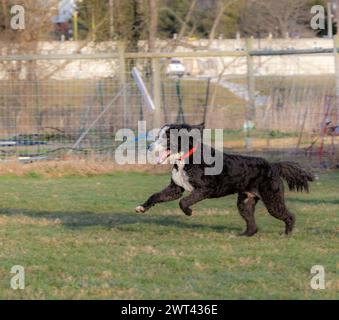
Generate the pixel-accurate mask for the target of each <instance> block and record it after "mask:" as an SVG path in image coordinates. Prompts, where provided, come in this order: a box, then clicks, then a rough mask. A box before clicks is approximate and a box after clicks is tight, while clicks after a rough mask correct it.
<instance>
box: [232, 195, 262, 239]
mask: <svg viewBox="0 0 339 320" xmlns="http://www.w3.org/2000/svg"><path fill="white" fill-rule="evenodd" d="M258 200H259V198H258V197H257V196H256V195H254V194H252V193H239V194H238V202H237V206H238V210H239V213H240V215H241V216H242V217H243V219H244V220H245V221H246V230H245V231H244V232H243V233H241V234H240V235H241V236H247V237H251V236H253V235H254V234H256V233H257V232H258V227H257V225H256V223H255V217H254V211H255V205H256V204H257V202H258Z"/></svg>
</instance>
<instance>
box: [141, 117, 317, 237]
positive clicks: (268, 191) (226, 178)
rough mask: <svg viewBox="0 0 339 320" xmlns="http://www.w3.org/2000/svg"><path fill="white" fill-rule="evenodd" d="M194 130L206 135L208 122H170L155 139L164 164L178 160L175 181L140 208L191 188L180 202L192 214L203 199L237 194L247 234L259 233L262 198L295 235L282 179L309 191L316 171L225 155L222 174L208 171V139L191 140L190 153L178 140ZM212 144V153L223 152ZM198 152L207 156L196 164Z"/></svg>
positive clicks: (153, 146) (176, 196)
mask: <svg viewBox="0 0 339 320" xmlns="http://www.w3.org/2000/svg"><path fill="white" fill-rule="evenodd" d="M182 129H184V130H182ZM193 129H195V131H196V130H199V132H201V135H202V132H203V129H204V125H203V124H201V125H198V126H190V125H187V124H184V125H178V124H170V125H165V126H164V127H163V128H162V129H161V130H160V133H159V136H158V137H157V138H156V140H155V142H154V143H152V144H151V145H150V146H149V150H150V151H157V152H158V153H159V158H158V163H164V162H166V160H168V159H171V160H172V161H173V163H174V166H173V170H172V179H171V182H170V184H169V186H167V187H166V188H165V189H164V190H162V191H160V192H159V193H155V194H153V195H152V196H151V197H150V198H149V199H148V200H147V201H146V202H145V203H144V204H142V205H141V206H138V207H136V212H138V213H141V212H146V211H147V210H148V209H150V208H151V207H152V206H154V205H155V204H157V203H161V202H167V201H172V200H176V199H179V198H181V197H182V195H183V193H184V191H185V190H186V191H188V192H190V194H189V195H188V196H186V197H184V198H182V199H181V200H180V202H179V205H180V208H181V210H182V211H183V212H184V213H185V214H186V215H188V216H190V215H191V214H192V209H191V208H190V207H191V206H192V205H194V204H195V203H197V202H199V201H201V200H204V199H208V198H219V197H224V196H227V195H229V194H235V193H237V194H238V201H237V206H238V209H239V213H240V215H241V216H242V217H243V219H244V220H245V221H246V230H245V232H243V233H242V234H241V235H245V236H253V235H254V234H255V233H256V232H257V231H258V228H257V225H256V223H255V217H254V211H255V205H256V204H257V202H258V201H259V200H262V201H263V203H264V204H265V206H266V208H267V210H268V212H269V213H270V214H271V215H272V216H273V217H275V218H277V219H279V220H282V221H284V222H285V234H289V233H291V232H292V230H293V227H294V224H295V216H294V214H292V213H291V212H290V211H288V209H287V208H286V205H285V201H284V184H283V181H282V179H284V180H286V181H287V184H288V187H289V189H290V190H296V191H303V190H305V191H307V192H308V181H313V180H314V176H313V174H312V173H310V172H307V171H306V170H304V169H302V168H301V167H300V166H299V165H298V164H297V163H295V162H290V161H281V162H277V163H269V162H268V161H267V160H265V159H263V158H259V157H249V156H241V155H233V154H227V153H221V154H222V157H221V159H222V160H221V161H222V170H221V173H219V174H217V175H206V174H205V169H206V168H207V167H211V164H208V163H206V161H204V157H203V152H204V150H206V149H204V145H203V143H202V140H201V139H200V140H198V143H197V142H196V141H194V140H193V139H191V138H189V139H188V141H189V144H188V145H189V146H188V150H189V151H188V152H186V153H185V152H184V151H183V149H184V148H183V143H182V137H183V136H182V135H181V136H180V134H179V135H178V136H177V137H176V138H177V139H173V134H172V132H173V131H175V132H178V131H179V132H182V131H184V132H186V133H188V135H189V133H190V132H191V131H193ZM208 148H209V150H211V155H212V156H213V155H214V156H215V155H216V153H217V152H219V151H217V150H215V149H213V148H211V147H208ZM185 150H186V149H185ZM197 153H198V154H199V155H200V156H201V163H198V164H194V163H196V162H194V163H193V158H194V156H195V155H196V154H197Z"/></svg>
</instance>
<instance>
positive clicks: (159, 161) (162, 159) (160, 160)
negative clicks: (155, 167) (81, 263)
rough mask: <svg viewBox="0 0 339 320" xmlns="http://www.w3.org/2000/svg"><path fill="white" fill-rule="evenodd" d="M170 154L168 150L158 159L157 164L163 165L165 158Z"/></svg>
mask: <svg viewBox="0 0 339 320" xmlns="http://www.w3.org/2000/svg"><path fill="white" fill-rule="evenodd" d="M170 153H171V152H170V151H169V150H166V151H164V152H163V153H162V154H161V155H160V156H159V158H158V164H161V163H163V162H164V161H165V160H166V159H167V157H168V156H169V155H170Z"/></svg>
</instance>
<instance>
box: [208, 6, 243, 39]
mask: <svg viewBox="0 0 339 320" xmlns="http://www.w3.org/2000/svg"><path fill="white" fill-rule="evenodd" d="M235 2H236V0H219V1H218V5H217V7H216V8H217V12H216V16H215V19H214V21H213V25H212V28H211V31H210V33H209V36H208V40H209V44H210V43H211V42H212V41H213V40H214V39H215V33H216V30H217V28H218V26H219V24H220V21H221V18H222V16H223V15H224V13H225V10H226V9H227V7H229V6H230V5H232V4H233V3H235Z"/></svg>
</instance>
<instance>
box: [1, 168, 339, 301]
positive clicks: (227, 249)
mask: <svg viewBox="0 0 339 320" xmlns="http://www.w3.org/2000/svg"><path fill="white" fill-rule="evenodd" d="M168 180H169V177H168V175H148V174H142V173H114V174H111V175H102V176H93V177H65V178H53V179H52V178H42V177H39V176H37V177H34V176H31V177H21V178H20V177H9V176H7V177H0V182H1V183H0V201H1V209H0V244H1V250H0V261H1V263H0V298H1V299H22V298H25V299H36V298H42V299H46V298H47V299H62V298H74V299H75V298H77V299H87V298H104V299H106V298H107V299H125V298H126V299H127V298H131V299H138V298H139V299H143V298H144V299H176V298H178V299H263V298H268V299H289V298H292V299H304V298H306V299H325V298H328V299H338V295H337V293H336V291H335V281H338V279H336V264H338V262H339V258H338V248H339V243H338V237H337V234H336V232H337V231H338V215H339V200H338V181H339V173H338V172H337V173H331V174H324V175H321V176H320V180H319V181H317V182H315V183H313V184H312V188H311V193H310V194H309V195H307V194H296V193H288V195H287V198H288V205H289V208H290V209H291V211H294V212H296V213H297V226H296V230H295V233H294V234H293V236H291V237H285V236H281V235H279V233H280V232H281V231H282V230H283V223H281V222H280V221H278V220H275V219H273V218H272V217H270V216H269V215H268V214H267V213H266V211H265V210H264V207H263V206H262V205H261V204H260V205H259V206H258V209H257V221H258V225H259V227H260V233H259V234H257V235H256V236H255V237H253V238H250V239H249V238H240V237H237V233H238V232H240V231H241V230H242V229H243V227H244V222H243V221H242V219H241V217H240V216H239V214H238V213H237V211H236V206H235V196H230V197H228V198H223V199H218V200H207V201H204V202H202V203H200V204H198V205H196V206H195V209H196V214H195V215H194V216H192V217H186V216H184V214H183V213H182V212H181V211H179V210H178V204H177V202H173V203H168V204H163V205H159V206H158V207H155V208H153V209H152V210H151V211H149V213H147V214H145V215H137V214H135V213H134V210H133V209H134V207H135V206H136V205H138V204H140V203H141V202H142V201H143V200H145V198H146V197H147V196H148V195H150V194H151V193H152V192H154V191H158V190H159V189H160V188H162V187H163V186H165V185H166V183H167V182H168ZM316 264H320V265H323V266H324V267H325V271H326V285H327V287H326V289H325V290H319V291H315V290H312V289H311V288H310V279H311V276H312V275H311V274H310V269H311V267H312V266H313V265H316ZM13 265H21V266H23V267H24V268H25V275H26V289H25V290H21V291H20V290H18V291H14V290H12V289H10V287H9V283H10V278H11V276H12V275H11V274H10V269H11V267H12V266H13Z"/></svg>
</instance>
